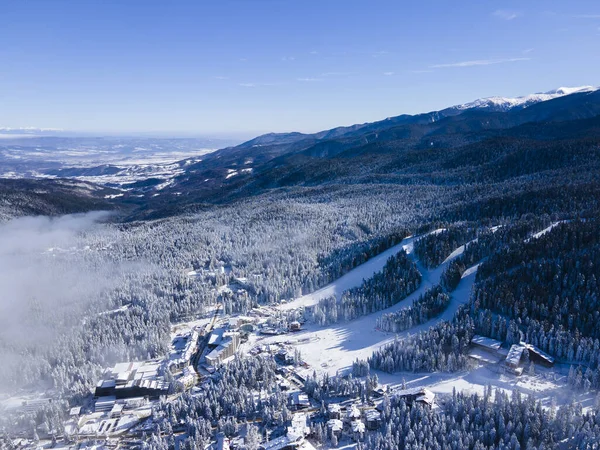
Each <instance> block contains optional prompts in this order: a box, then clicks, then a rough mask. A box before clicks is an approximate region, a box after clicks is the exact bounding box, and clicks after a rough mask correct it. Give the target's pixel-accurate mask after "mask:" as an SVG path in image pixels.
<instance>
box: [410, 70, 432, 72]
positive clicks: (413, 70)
mask: <svg viewBox="0 0 600 450" xmlns="http://www.w3.org/2000/svg"><path fill="white" fill-rule="evenodd" d="M410 73H433V70H411V71H410Z"/></svg>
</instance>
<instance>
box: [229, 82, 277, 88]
mask: <svg viewBox="0 0 600 450" xmlns="http://www.w3.org/2000/svg"><path fill="white" fill-rule="evenodd" d="M283 84H286V83H281V82H274V83H238V86H241V87H246V88H255V87H264V86H281V85H283Z"/></svg>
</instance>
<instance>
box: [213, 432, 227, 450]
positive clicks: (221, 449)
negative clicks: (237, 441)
mask: <svg viewBox="0 0 600 450" xmlns="http://www.w3.org/2000/svg"><path fill="white" fill-rule="evenodd" d="M215 450H229V439H228V438H227V437H226V436H225V433H217V442H216V444H215Z"/></svg>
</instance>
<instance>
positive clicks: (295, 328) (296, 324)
mask: <svg viewBox="0 0 600 450" xmlns="http://www.w3.org/2000/svg"><path fill="white" fill-rule="evenodd" d="M289 330H290V331H300V322H298V321H296V320H295V321H293V322H290V326H289Z"/></svg>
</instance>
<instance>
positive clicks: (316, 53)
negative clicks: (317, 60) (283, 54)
mask: <svg viewBox="0 0 600 450" xmlns="http://www.w3.org/2000/svg"><path fill="white" fill-rule="evenodd" d="M308 53H309V54H311V55H318V54H319V52H318V51H316V50H313V51H312V52H308Z"/></svg>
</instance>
